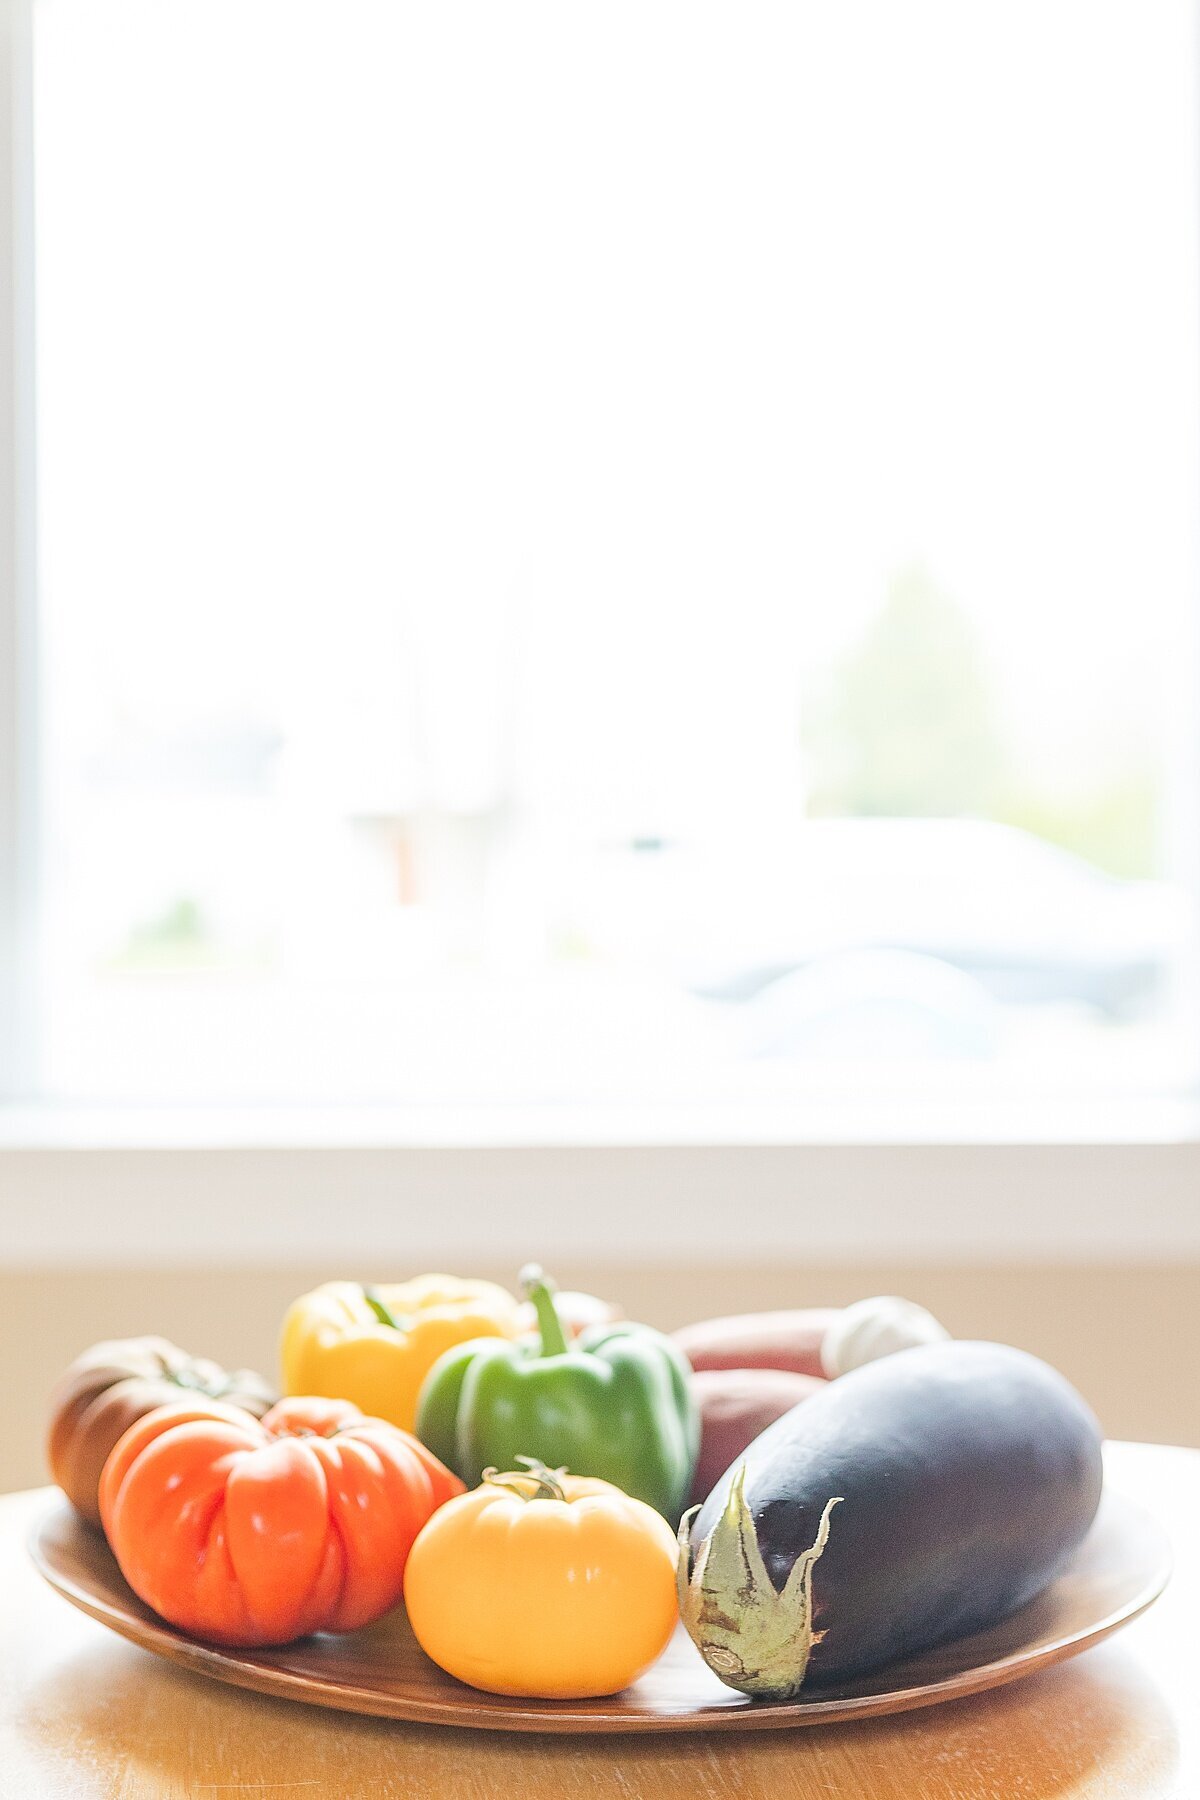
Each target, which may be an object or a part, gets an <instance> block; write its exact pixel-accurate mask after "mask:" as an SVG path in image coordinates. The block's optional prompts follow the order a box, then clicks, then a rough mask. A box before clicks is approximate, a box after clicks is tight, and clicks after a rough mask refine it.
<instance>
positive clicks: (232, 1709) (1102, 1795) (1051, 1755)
mask: <svg viewBox="0 0 1200 1800" xmlns="http://www.w3.org/2000/svg"><path fill="white" fill-rule="evenodd" d="M1109 1477H1110V1479H1111V1480H1112V1481H1113V1482H1114V1483H1115V1484H1116V1485H1117V1486H1120V1487H1122V1488H1124V1489H1125V1491H1126V1492H1128V1493H1132V1494H1134V1495H1135V1496H1136V1497H1137V1498H1139V1499H1140V1500H1141V1501H1142V1502H1143V1503H1144V1504H1145V1505H1146V1506H1148V1507H1150V1508H1151V1509H1152V1510H1153V1511H1154V1512H1155V1513H1156V1514H1157V1516H1158V1517H1159V1518H1160V1519H1161V1520H1162V1522H1163V1524H1164V1525H1165V1526H1166V1528H1167V1530H1168V1531H1169V1532H1170V1534H1171V1537H1172V1539H1173V1540H1174V1544H1175V1553H1176V1569H1175V1575H1174V1577H1173V1579H1172V1582H1171V1585H1170V1587H1169V1588H1168V1589H1167V1592H1166V1594H1165V1595H1164V1596H1163V1598H1162V1599H1161V1600H1159V1601H1158V1602H1157V1604H1156V1605H1154V1606H1152V1607H1151V1609H1150V1611H1149V1612H1148V1613H1146V1614H1145V1615H1144V1616H1143V1617H1142V1618H1140V1619H1138V1620H1136V1621H1135V1623H1134V1624H1132V1625H1131V1626H1129V1627H1128V1629H1127V1630H1125V1631H1122V1632H1120V1633H1118V1634H1117V1635H1116V1636H1115V1637H1113V1638H1111V1639H1110V1640H1108V1642H1106V1643H1104V1644H1101V1645H1099V1646H1098V1647H1097V1648H1096V1649H1094V1650H1090V1651H1087V1652H1086V1653H1085V1654H1084V1655H1082V1656H1080V1657H1078V1658H1076V1659H1074V1660H1073V1661H1071V1662H1067V1663H1062V1664H1059V1665H1058V1666H1057V1667H1055V1668H1052V1669H1049V1670H1047V1671H1045V1673H1043V1674H1040V1675H1034V1676H1031V1677H1029V1679H1027V1680H1024V1681H1020V1682H1016V1683H1014V1684H1013V1685H1011V1686H1009V1687H1004V1688H998V1689H996V1690H994V1691H993V1692H992V1693H989V1694H982V1695H979V1696H977V1697H976V1698H974V1699H968V1700H959V1701H954V1702H951V1703H950V1704H948V1705H945V1706H937V1707H931V1708H928V1709H927V1710H924V1711H921V1712H914V1713H902V1714H898V1715H896V1716H895V1717H893V1718H888V1719H878V1720H871V1721H866V1722H864V1723H861V1724H856V1725H844V1726H836V1727H824V1728H823V1727H808V1728H806V1729H804V1730H798V1731H795V1732H790V1731H778V1732H763V1733H748V1734H747V1735H746V1736H744V1737H741V1736H732V1735H720V1736H718V1735H716V1734H711V1735H705V1734H704V1733H703V1732H696V1733H694V1734H688V1735H686V1736H680V1737H670V1738H656V1737H643V1738H636V1737H629V1738H616V1739H613V1738H609V1739H603V1740H601V1739H589V1738H586V1737H572V1738H547V1737H519V1736H505V1735H502V1734H500V1733H493V1732H476V1731H449V1730H445V1729H440V1728H438V1727H429V1726H416V1725H398V1724H393V1723H391V1722H390V1721H387V1720H381V1719H365V1718H356V1717H351V1716H348V1715H346V1714H342V1713H333V1712H326V1711H323V1710H321V1709H318V1708H315V1707H306V1706H298V1705H294V1704H292V1703H291V1702H289V1701H286V1700H272V1699H267V1698H265V1697H261V1696H259V1695H256V1694H251V1693H247V1692H244V1691H242V1690H240V1689H235V1688H227V1687H223V1686H220V1685H219V1684H217V1683H215V1682H209V1681H206V1680H204V1679H203V1678H202V1677H200V1676H197V1675H191V1674H188V1673H185V1672H184V1671H183V1670H181V1669H178V1668H176V1667H175V1666H173V1665H172V1664H169V1663H166V1662H164V1661H161V1660H160V1659H158V1658H156V1657H154V1656H151V1655H150V1654H149V1653H148V1652H146V1651H143V1650H138V1649H135V1648H134V1647H133V1646H132V1645H131V1644H127V1643H126V1642H124V1640H123V1639H120V1638H117V1637H115V1636H113V1635H112V1634H111V1633H110V1632H108V1631H106V1630H105V1629H104V1627H103V1626H101V1625H98V1624H96V1623H95V1622H94V1621H93V1620H91V1619H88V1618H85V1617H84V1615H83V1614H82V1613H79V1612H76V1611H75V1610H74V1609H73V1608H72V1607H70V1606H69V1605H68V1604H67V1602H66V1601H65V1600H62V1599H60V1598H59V1596H58V1595H57V1594H54V1593H52V1592H51V1591H50V1590H49V1589H48V1588H47V1587H45V1586H44V1584H43V1583H42V1582H41V1581H40V1579H39V1578H38V1576H37V1575H36V1574H35V1573H34V1571H33V1569H32V1567H31V1566H30V1564H29V1561H28V1558H27V1556H26V1552H25V1537H26V1532H27V1530H28V1527H29V1524H30V1522H31V1520H32V1519H33V1518H34V1517H35V1515H36V1513H37V1511H38V1509H39V1508H40V1507H41V1506H42V1505H44V1504H45V1495H44V1493H33V1494H12V1495H9V1496H6V1497H4V1498H2V1499H0V1596H3V1601H2V1603H0V1797H2V1800H184V1797H187V1800H193V1797H204V1800H234V1797H237V1796H244V1797H253V1800H259V1797H261V1800H310V1796H311V1800H327V1797H328V1800H360V1797H361V1800H424V1797H425V1796H430V1797H433V1800H443V1797H444V1800H512V1797H513V1796H514V1795H519V1796H520V1797H521V1800H543V1797H545V1800H550V1797H551V1796H553V1800H576V1797H578V1800H584V1797H585V1796H586V1800H601V1797H602V1796H606V1795H612V1796H620V1800H641V1797H642V1796H645V1800H674V1797H676V1796H683V1795H686V1796H687V1797H688V1800H734V1797H735V1796H736V1797H737V1800H755V1797H757V1796H762V1797H763V1800H767V1797H768V1796H769V1797H770V1800H1052V1797H1053V1796H1062V1800H1168V1797H1170V1800H1200V1632H1198V1631H1197V1627H1196V1624H1195V1614H1196V1612H1197V1610H1198V1609H1200V1452H1197V1451H1194V1450H1174V1449H1165V1448H1160V1447H1158V1446H1153V1445H1145V1444H1128V1445H1124V1444H1117V1445H1113V1446H1111V1447H1110V1457H1109Z"/></svg>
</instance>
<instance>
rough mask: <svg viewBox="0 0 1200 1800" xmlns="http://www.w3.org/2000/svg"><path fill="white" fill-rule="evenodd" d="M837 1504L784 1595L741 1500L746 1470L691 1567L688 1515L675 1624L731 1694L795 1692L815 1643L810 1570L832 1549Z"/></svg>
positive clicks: (828, 1507) (825, 1515)
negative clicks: (681, 1625)
mask: <svg viewBox="0 0 1200 1800" xmlns="http://www.w3.org/2000/svg"><path fill="white" fill-rule="evenodd" d="M841 1504H842V1496H841V1495H840V1494H839V1495H836V1496H835V1497H834V1498H832V1499H830V1500H827V1501H826V1503H825V1507H824V1510H823V1511H822V1513H821V1518H820V1522H819V1523H818V1525H817V1531H816V1535H815V1537H814V1538H813V1541H812V1543H811V1544H810V1545H809V1547H808V1549H807V1550H803V1551H801V1553H800V1555H799V1556H798V1557H797V1558H796V1561H795V1563H794V1564H793V1566H792V1569H791V1571H790V1573H789V1575H788V1578H787V1581H786V1583H785V1585H784V1588H783V1592H782V1593H780V1592H779V1591H778V1590H777V1589H776V1587H775V1584H774V1583H773V1581H772V1580H771V1577H770V1575H769V1573H768V1572H767V1566H766V1564H765V1562H764V1561H763V1555H762V1549H761V1546H760V1545H759V1541H758V1533H757V1531H756V1529H755V1525H754V1519H753V1516H752V1515H751V1512H750V1508H749V1505H748V1504H747V1501H746V1465H745V1464H744V1463H743V1464H742V1465H741V1467H740V1468H739V1469H738V1471H737V1473H736V1474H735V1476H734V1478H733V1481H732V1483H731V1484H730V1489H729V1494H728V1498H727V1499H726V1502H725V1507H724V1510H723V1511H722V1513H721V1516H720V1518H719V1519H718V1520H717V1523H716V1524H715V1525H714V1527H713V1529H712V1530H711V1531H710V1532H709V1534H708V1536H707V1538H705V1540H704V1542H703V1543H702V1544H701V1546H700V1549H699V1551H698V1552H697V1554H696V1557H695V1560H694V1562H693V1559H692V1554H691V1541H690V1534H689V1526H690V1523H691V1517H692V1514H690V1513H689V1514H687V1515H685V1517H684V1519H683V1521H682V1522H681V1524H680V1527H679V1560H678V1564H677V1568H676V1580H677V1584H678V1590H679V1612H680V1617H681V1618H682V1619H683V1623H684V1625H685V1626H686V1627H687V1630H688V1634H689V1635H690V1637H691V1638H692V1640H693V1642H694V1643H695V1644H696V1646H697V1648H698V1649H699V1651H700V1654H701V1656H703V1658H704V1660H705V1662H706V1663H707V1664H708V1666H709V1668H710V1669H711V1670H712V1671H713V1673H714V1674H715V1675H719V1676H720V1678H721V1680H722V1681H724V1682H725V1683H726V1684H727V1685H728V1686H729V1687H734V1688H738V1689H740V1691H741V1692H742V1693H744V1694H753V1695H756V1696H758V1697H760V1698H762V1699H771V1700H787V1699H790V1698H791V1697H792V1696H793V1695H794V1694H797V1693H799V1691H800V1688H801V1686H802V1684H803V1682H804V1678H805V1676H806V1674H807V1673H808V1661H809V1657H810V1655H811V1653H812V1647H813V1643H814V1641H815V1634H814V1632H813V1625H812V1572H813V1565H814V1564H815V1563H816V1562H817V1560H818V1558H819V1557H820V1555H821V1553H822V1551H823V1550H824V1548H825V1546H826V1544H827V1543H828V1542H829V1521H830V1517H831V1515H832V1513H833V1509H834V1507H835V1506H840V1505H841ZM694 1510H695V1509H694V1508H693V1512H694Z"/></svg>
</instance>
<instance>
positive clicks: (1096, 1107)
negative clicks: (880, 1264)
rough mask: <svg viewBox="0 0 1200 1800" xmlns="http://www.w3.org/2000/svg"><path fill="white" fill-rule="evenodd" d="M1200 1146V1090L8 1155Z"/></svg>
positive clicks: (440, 1121)
mask: <svg viewBox="0 0 1200 1800" xmlns="http://www.w3.org/2000/svg"><path fill="white" fill-rule="evenodd" d="M1192 1142H1194V1143H1198V1144H1200V1097H1193V1096H1190V1095H1187V1096H1184V1095H1178V1096H1172V1095H1157V1096H1145V1097H1141V1098H1137V1097H1135V1098H1129V1097H1122V1098H1121V1099H1119V1100H1116V1101H1111V1100H1107V1099H1102V1098H1101V1099H1098V1098H1095V1097H1091V1096H1088V1097H1086V1098H1083V1097H1081V1098H1075V1097H1055V1098H1054V1099H1047V1100H1034V1099H1029V1098H1013V1099H1005V1100H994V1099H993V1100H978V1099H969V1098H968V1099H963V1098H959V1099H956V1100H953V1101H951V1100H946V1099H941V1100H932V1101H930V1100H913V1099H910V1098H902V1099H892V1100H883V1099H878V1098H875V1097H871V1098H870V1099H866V1100H850V1099H845V1098H834V1099H820V1100H817V1101H813V1102H810V1103H806V1104H805V1105H802V1106H795V1107H782V1106H780V1105H778V1104H766V1105H752V1104H741V1105H730V1106H726V1107H720V1106H712V1105H695V1106H686V1105H680V1104H670V1103H668V1104H660V1103H647V1104H644V1105H640V1106H639V1105H629V1104H620V1103H614V1104H607V1103H602V1102H598V1103H584V1104H578V1105H511V1104H510V1105H497V1106H481V1105H479V1106H469V1107H456V1106H449V1105H447V1106H444V1107H437V1106H417V1107H401V1106H359V1107H355V1106H315V1105H300V1104H288V1105H260V1104H254V1105H247V1106H235V1105H220V1106H124V1105H111V1106H110V1105H103V1106H101V1105H75V1104H70V1105H68V1104H61V1105H60V1104H42V1105H13V1106H0V1155H2V1154H3V1153H4V1152H5V1151H8V1150H59V1149H72V1150H128V1151H135V1150H214V1149H282V1150H299V1149H320V1150H385V1149H390V1150H403V1149H418V1150H436V1149H448V1150H463V1149H473V1150H486V1149H559V1150H564V1149H597V1148H603V1149H620V1148H631V1149H647V1148H657V1149H671V1148H690V1149H694V1148H699V1147H709V1148H719V1147H740V1148H759V1147H772V1148H780V1147H786V1146H795V1147H798V1148H799V1147H807V1146H822V1147H826V1148H832V1147H850V1146H856V1147H857V1146H876V1147H883V1146H889V1145H920V1146H923V1147H925V1148H929V1149H935V1148H937V1147H939V1146H949V1145H990V1146H993V1147H1000V1146H1020V1145H1027V1146H1028V1145H1101V1144H1109V1145H1112V1144H1122V1145H1137V1144H1144V1145H1153V1144H1183V1143H1192Z"/></svg>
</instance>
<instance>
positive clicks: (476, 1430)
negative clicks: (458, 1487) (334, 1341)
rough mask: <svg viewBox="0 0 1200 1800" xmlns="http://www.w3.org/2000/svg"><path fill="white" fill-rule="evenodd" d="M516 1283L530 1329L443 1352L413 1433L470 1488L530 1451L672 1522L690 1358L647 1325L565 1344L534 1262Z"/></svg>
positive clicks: (684, 1472) (677, 1502)
mask: <svg viewBox="0 0 1200 1800" xmlns="http://www.w3.org/2000/svg"><path fill="white" fill-rule="evenodd" d="M521 1285H522V1288H523V1291H524V1293H525V1296H526V1298H527V1299H530V1300H532V1302H533V1304H534V1308H535V1310H536V1312H537V1320H538V1334H537V1335H535V1336H532V1337H530V1338H526V1339H524V1340H519V1341H517V1342H516V1343H513V1342H511V1341H504V1340H502V1339H500V1338H495V1339H488V1338H476V1339H475V1340H474V1341H473V1342H471V1343H466V1344H458V1345H456V1346H455V1347H454V1348H453V1349H450V1350H447V1351H446V1352H445V1353H444V1355H442V1356H440V1357H439V1358H438V1360H437V1362H435V1363H434V1365H433V1367H432V1368H431V1369H430V1371H429V1374H428V1375H427V1376H426V1377H425V1381H424V1384H423V1386H422V1388H421V1393H420V1398H419V1400H418V1402H417V1436H418V1437H419V1438H420V1439H421V1441H422V1442H423V1443H424V1444H426V1445H427V1446H428V1447H429V1449H430V1450H432V1451H433V1454H434V1455H435V1456H436V1457H439V1458H440V1459H441V1461H442V1462H444V1463H446V1464H447V1465H448V1467H450V1468H452V1469H453V1470H454V1471H455V1473H456V1474H457V1475H459V1476H460V1477H461V1478H462V1480H463V1481H465V1482H466V1484H467V1486H468V1487H475V1486H477V1485H478V1484H479V1482H480V1481H481V1480H482V1479H483V1474H484V1470H485V1469H512V1468H516V1467H517V1466H518V1462H517V1459H518V1457H522V1456H535V1457H538V1458H539V1459H540V1460H541V1461H542V1462H543V1463H545V1464H546V1465H547V1466H548V1467H550V1468H559V1467H561V1468H565V1469H569V1470H570V1472H571V1473H572V1475H595V1476H599V1477H600V1478H601V1480H603V1481H611V1482H612V1483H613V1485H614V1486H615V1487H619V1488H621V1489H622V1490H623V1491H624V1492H625V1493H627V1494H632V1495H633V1496H634V1497H635V1498H636V1499H638V1500H645V1501H646V1502H648V1504H649V1505H651V1506H653V1507H656V1508H657V1510H658V1511H659V1512H660V1513H663V1514H664V1515H665V1516H666V1517H667V1518H668V1519H669V1520H671V1522H672V1523H674V1522H675V1521H677V1520H678V1518H679V1515H680V1513H681V1512H682V1511H683V1507H684V1504H685V1502H686V1500H687V1496H688V1491H689V1488H690V1486H691V1480H692V1474H693V1471H694V1469H695V1465H696V1456H697V1452H698V1450H699V1445H700V1420H699V1414H698V1412H697V1409H696V1402H695V1400H694V1399H693V1397H692V1390H691V1373H692V1372H691V1368H690V1366H689V1364H688V1362H687V1359H686V1357H685V1356H684V1355H683V1353H682V1351H680V1350H679V1349H677V1348H676V1346H675V1345H674V1344H673V1343H672V1342H671V1340H670V1339H669V1338H667V1337H664V1336H663V1335H662V1333H661V1332H658V1331H652V1330H651V1329H650V1328H649V1327H648V1326H645V1325H626V1324H620V1325H594V1326H591V1327H589V1329H588V1330H587V1331H585V1332H584V1333H583V1334H582V1335H581V1336H580V1337H579V1338H577V1339H576V1341H575V1343H574V1344H573V1345H569V1344H568V1343H567V1339H566V1335H565V1333H564V1331H563V1327H562V1322H561V1320H560V1319H559V1317H558V1313H557V1311H556V1310H555V1305H554V1297H553V1283H551V1282H549V1281H548V1280H547V1279H546V1277H545V1276H544V1275H543V1274H542V1271H541V1270H540V1269H539V1268H536V1267H534V1266H532V1265H531V1266H530V1267H529V1268H527V1269H524V1270H522V1272H521Z"/></svg>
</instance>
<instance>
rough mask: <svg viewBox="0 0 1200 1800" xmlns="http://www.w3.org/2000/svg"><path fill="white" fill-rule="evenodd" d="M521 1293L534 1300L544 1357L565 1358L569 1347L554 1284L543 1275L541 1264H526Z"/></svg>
mask: <svg viewBox="0 0 1200 1800" xmlns="http://www.w3.org/2000/svg"><path fill="white" fill-rule="evenodd" d="M521 1292H522V1293H523V1294H524V1296H525V1298H526V1300H532V1302H533V1309H534V1311H535V1312H536V1313H537V1322H538V1332H539V1334H540V1336H541V1340H542V1355H543V1356H563V1355H564V1354H565V1353H566V1350H567V1348H568V1345H567V1338H566V1333H565V1332H564V1331H563V1328H562V1320H561V1319H560V1318H559V1316H558V1308H557V1307H556V1306H555V1304H554V1283H553V1282H552V1281H551V1280H550V1277H549V1276H548V1275H545V1274H543V1273H542V1269H541V1266H540V1264H538V1263H526V1265H525V1267H524V1268H523V1269H522V1270H521Z"/></svg>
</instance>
